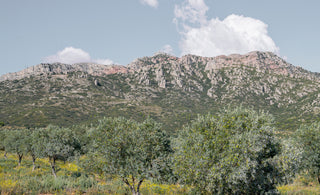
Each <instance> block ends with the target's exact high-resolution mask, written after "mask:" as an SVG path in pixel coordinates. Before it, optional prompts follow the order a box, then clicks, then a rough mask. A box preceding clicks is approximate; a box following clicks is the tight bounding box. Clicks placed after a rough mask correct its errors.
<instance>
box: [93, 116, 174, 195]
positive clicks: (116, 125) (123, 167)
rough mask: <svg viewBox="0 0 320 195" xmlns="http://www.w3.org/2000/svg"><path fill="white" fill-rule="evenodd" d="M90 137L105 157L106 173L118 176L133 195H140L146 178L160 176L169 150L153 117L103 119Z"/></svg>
mask: <svg viewBox="0 0 320 195" xmlns="http://www.w3.org/2000/svg"><path fill="white" fill-rule="evenodd" d="M92 138H93V139H94V142H93V146H94V151H95V152H96V153H99V154H101V155H102V156H103V157H104V158H105V159H107V164H106V165H105V170H106V171H107V173H109V174H115V175H118V176H120V177H121V178H122V180H123V182H124V183H125V184H126V185H127V186H128V187H129V188H130V190H131V192H132V194H140V187H141V184H142V183H143V181H144V180H145V179H147V178H160V177H161V173H162V172H165V171H166V165H167V162H168V155H169V153H170V152H171V151H172V150H171V147H170V140H169V137H168V135H167V134H166V133H165V132H164V131H163V130H161V126H160V125H159V124H158V123H156V122H155V121H153V120H152V119H147V120H146V121H144V122H143V123H137V122H135V121H131V120H127V119H124V118H115V119H112V118H105V119H103V120H100V121H99V125H98V126H97V128H96V129H95V130H94V131H93V132H92Z"/></svg>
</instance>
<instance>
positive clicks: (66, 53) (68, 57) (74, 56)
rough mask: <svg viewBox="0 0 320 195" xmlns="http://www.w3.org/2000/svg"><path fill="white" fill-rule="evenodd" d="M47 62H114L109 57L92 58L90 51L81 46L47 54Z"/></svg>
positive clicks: (45, 59) (107, 63) (106, 63)
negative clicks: (80, 47)
mask: <svg viewBox="0 0 320 195" xmlns="http://www.w3.org/2000/svg"><path fill="white" fill-rule="evenodd" d="M43 62H45V63H55V62H60V63H64V64H75V63H83V62H91V63H98V64H105V65H109V64H113V61H112V60H109V59H91V57H90V55H89V53H87V52H85V51H83V50H82V49H79V48H73V47H66V48H64V49H63V50H61V51H58V52H57V53H56V54H55V55H51V56H47V57H45V58H44V59H43Z"/></svg>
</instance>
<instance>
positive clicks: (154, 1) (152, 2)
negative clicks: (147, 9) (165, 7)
mask: <svg viewBox="0 0 320 195" xmlns="http://www.w3.org/2000/svg"><path fill="white" fill-rule="evenodd" d="M140 2H141V3H142V4H144V5H149V6H151V7H154V8H157V7H158V5H159V3H158V0H140Z"/></svg>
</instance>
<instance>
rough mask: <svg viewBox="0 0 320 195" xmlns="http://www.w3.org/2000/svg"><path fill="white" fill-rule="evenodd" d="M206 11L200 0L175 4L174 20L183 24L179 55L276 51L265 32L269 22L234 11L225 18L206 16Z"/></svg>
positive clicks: (277, 50) (189, 0) (274, 45)
mask: <svg viewBox="0 0 320 195" xmlns="http://www.w3.org/2000/svg"><path fill="white" fill-rule="evenodd" d="M207 11H208V7H207V6H206V5H205V3H204V1H203V0H186V1H185V2H184V3H183V4H182V5H176V7H175V22H176V23H177V24H178V25H182V30H181V31H180V32H179V33H180V34H181V40H180V49H181V54H182V55H185V54H196V55H201V56H217V55H222V54H224V55H228V54H232V53H239V54H243V53H247V52H250V51H255V50H258V51H271V52H275V53H278V52H279V48H278V47H277V46H276V44H275V43H274V41H273V40H272V38H271V37H270V36H269V35H268V30H267V29H268V25H267V24H265V23H263V22H262V21H260V20H257V19H254V18H250V17H244V16H239V15H234V14H232V15H229V16H228V17H226V18H225V19H224V20H220V19H218V18H215V19H211V20H208V19H207V17H206V12H207Z"/></svg>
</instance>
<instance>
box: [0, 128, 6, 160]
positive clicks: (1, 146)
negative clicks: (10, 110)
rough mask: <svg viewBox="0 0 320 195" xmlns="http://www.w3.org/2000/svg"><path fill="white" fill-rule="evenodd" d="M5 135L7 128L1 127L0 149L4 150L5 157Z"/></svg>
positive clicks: (4, 155)
mask: <svg viewBox="0 0 320 195" xmlns="http://www.w3.org/2000/svg"><path fill="white" fill-rule="evenodd" d="M6 136H7V130H4V129H1V130H0V150H3V151H4V154H3V157H4V158H5V159H7V151H6V147H5V143H4V140H5V139H6Z"/></svg>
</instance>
